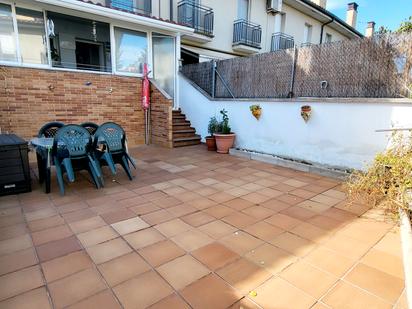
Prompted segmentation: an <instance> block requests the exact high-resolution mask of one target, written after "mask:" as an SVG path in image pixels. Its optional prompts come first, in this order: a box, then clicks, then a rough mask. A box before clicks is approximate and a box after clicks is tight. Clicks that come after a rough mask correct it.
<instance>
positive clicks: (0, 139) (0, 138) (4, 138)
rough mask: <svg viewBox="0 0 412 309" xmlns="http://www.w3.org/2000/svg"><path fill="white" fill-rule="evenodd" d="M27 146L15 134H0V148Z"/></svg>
mask: <svg viewBox="0 0 412 309" xmlns="http://www.w3.org/2000/svg"><path fill="white" fill-rule="evenodd" d="M12 145H27V142H26V141H25V140H24V139H22V138H21V137H19V136H17V135H16V134H0V146H12Z"/></svg>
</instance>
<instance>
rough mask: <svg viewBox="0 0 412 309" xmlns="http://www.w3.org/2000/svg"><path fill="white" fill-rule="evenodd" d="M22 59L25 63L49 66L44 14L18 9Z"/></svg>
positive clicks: (17, 16) (17, 17)
mask: <svg viewBox="0 0 412 309" xmlns="http://www.w3.org/2000/svg"><path fill="white" fill-rule="evenodd" d="M16 19H17V29H18V33H19V47H20V57H21V61H22V62H23V63H34V64H47V63H48V59H47V45H46V33H45V30H44V16H43V12H38V11H32V10H27V9H22V8H16Z"/></svg>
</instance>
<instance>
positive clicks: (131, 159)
mask: <svg viewBox="0 0 412 309" xmlns="http://www.w3.org/2000/svg"><path fill="white" fill-rule="evenodd" d="M125 155H126V157H127V159H128V160H129V161H130V163H131V164H132V165H133V167H134V169H136V162H135V161H134V159H133V158H132V157H131V156H129V154H128V153H127V152H126V154H125Z"/></svg>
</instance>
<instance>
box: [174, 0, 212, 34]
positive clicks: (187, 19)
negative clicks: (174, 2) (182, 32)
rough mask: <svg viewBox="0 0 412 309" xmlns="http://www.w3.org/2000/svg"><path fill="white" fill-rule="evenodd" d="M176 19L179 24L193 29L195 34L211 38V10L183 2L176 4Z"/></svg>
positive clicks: (185, 0) (186, 1)
mask: <svg viewBox="0 0 412 309" xmlns="http://www.w3.org/2000/svg"><path fill="white" fill-rule="evenodd" d="M177 19H178V22H179V23H181V24H183V25H186V26H188V27H191V28H193V29H195V32H196V33H200V34H204V35H207V36H213V22H214V21H213V19H214V12H213V9H212V8H209V7H206V6H203V5H199V4H196V3H194V2H193V1H190V0H184V1H181V2H179V4H178V7H177Z"/></svg>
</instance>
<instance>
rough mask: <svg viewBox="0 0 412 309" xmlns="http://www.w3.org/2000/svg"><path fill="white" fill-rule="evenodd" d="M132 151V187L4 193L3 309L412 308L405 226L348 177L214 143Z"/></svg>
mask: <svg viewBox="0 0 412 309" xmlns="http://www.w3.org/2000/svg"><path fill="white" fill-rule="evenodd" d="M133 153H134V156H135V158H138V165H139V168H138V170H137V171H136V175H137V177H136V179H135V180H134V181H132V182H130V181H129V180H127V179H126V177H125V175H124V173H123V171H120V172H119V174H118V176H117V177H116V179H114V180H113V181H111V180H112V177H111V176H109V175H108V176H107V177H106V187H105V188H104V189H102V190H96V189H94V188H93V187H92V185H91V183H90V182H89V181H88V180H87V179H86V178H87V177H86V176H84V175H78V178H82V179H83V180H82V181H77V182H76V183H75V184H71V185H70V186H68V192H67V194H66V196H64V197H61V196H60V195H59V194H58V190H57V188H56V187H55V186H54V187H53V193H52V194H49V195H46V194H44V193H43V192H42V190H41V189H40V188H39V187H38V185H34V188H33V192H31V193H28V194H21V195H19V196H8V197H2V198H0V275H1V276H0V308H18V309H24V308H39V309H44V308H50V307H54V308H88V309H89V308H99V309H103V308H122V307H124V308H146V307H150V308H167V309H171V308H179V309H180V308H190V307H192V308H207V309H218V308H245V309H246V308H267V309H269V308H292V309H298V308H317V309H320V308H392V307H393V306H395V308H398V309H400V308H406V305H405V303H404V302H405V301H404V296H401V294H402V291H403V270H402V263H401V253H400V240H399V233H398V231H397V228H396V227H394V225H393V224H390V223H388V222H384V221H383V220H381V217H380V216H379V214H378V213H377V212H376V211H368V212H367V213H366V214H364V213H365V212H366V211H367V210H368V208H367V207H365V206H362V205H353V206H351V207H348V206H347V203H346V202H345V195H344V193H342V192H341V188H340V184H339V182H337V181H335V180H332V179H328V178H325V177H321V176H318V175H313V174H307V173H302V172H297V171H294V170H290V169H285V168H280V167H276V166H272V165H268V164H264V163H260V162H256V161H248V160H244V159H240V158H235V157H231V156H229V155H218V154H216V153H211V152H207V151H206V150H205V148H204V146H194V147H187V148H181V149H174V150H167V149H163V148H157V147H140V148H138V149H136V150H134V151H133ZM250 292H251V293H250Z"/></svg>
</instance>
